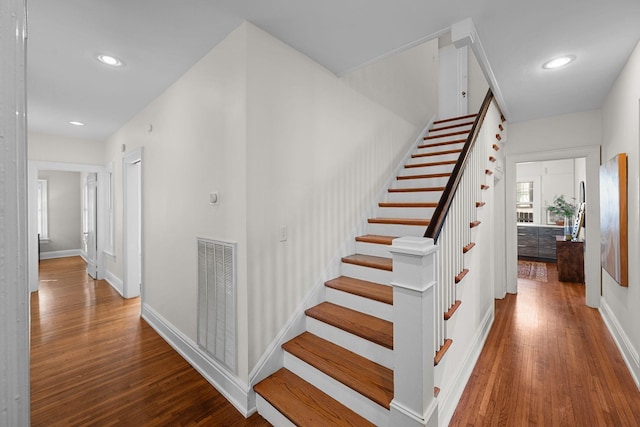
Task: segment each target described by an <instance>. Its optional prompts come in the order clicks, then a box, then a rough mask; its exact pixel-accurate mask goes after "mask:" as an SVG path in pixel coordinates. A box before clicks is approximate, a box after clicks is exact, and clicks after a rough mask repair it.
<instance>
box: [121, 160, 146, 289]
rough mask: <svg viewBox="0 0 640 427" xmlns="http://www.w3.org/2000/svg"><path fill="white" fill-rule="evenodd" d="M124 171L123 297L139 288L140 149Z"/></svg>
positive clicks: (124, 167) (140, 224) (140, 230)
mask: <svg viewBox="0 0 640 427" xmlns="http://www.w3.org/2000/svg"><path fill="white" fill-rule="evenodd" d="M123 170H124V206H123V208H124V215H123V216H124V227H123V228H124V230H123V231H124V233H123V234H124V235H123V240H124V253H123V259H124V286H123V294H124V297H125V298H133V297H137V296H139V295H140V294H141V288H142V151H141V150H137V151H135V152H134V153H131V154H129V155H127V156H126V157H125V158H124V162H123Z"/></svg>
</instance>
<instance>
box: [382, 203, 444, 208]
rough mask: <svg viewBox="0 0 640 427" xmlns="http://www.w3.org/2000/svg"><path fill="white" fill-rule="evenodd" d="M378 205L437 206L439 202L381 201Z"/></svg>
mask: <svg viewBox="0 0 640 427" xmlns="http://www.w3.org/2000/svg"><path fill="white" fill-rule="evenodd" d="M378 206H379V207H381V208H435V207H436V206H438V204H437V203H435V202H380V203H378Z"/></svg>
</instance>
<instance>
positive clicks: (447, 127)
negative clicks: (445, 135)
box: [429, 122, 473, 133]
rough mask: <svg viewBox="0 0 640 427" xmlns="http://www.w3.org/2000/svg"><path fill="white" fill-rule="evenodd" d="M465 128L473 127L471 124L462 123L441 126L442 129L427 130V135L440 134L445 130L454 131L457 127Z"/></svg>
mask: <svg viewBox="0 0 640 427" xmlns="http://www.w3.org/2000/svg"><path fill="white" fill-rule="evenodd" d="M467 126H473V122H464V123H457V124H455V125H448V126H443V127H439V128H437V127H435V126H434V127H432V128H431V129H429V133H431V132H440V131H443V130H447V129H455V128H458V127H467Z"/></svg>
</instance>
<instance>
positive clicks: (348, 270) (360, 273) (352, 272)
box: [340, 262, 392, 285]
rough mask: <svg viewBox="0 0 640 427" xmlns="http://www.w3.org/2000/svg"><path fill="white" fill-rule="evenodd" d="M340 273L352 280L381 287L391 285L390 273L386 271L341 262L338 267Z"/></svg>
mask: <svg viewBox="0 0 640 427" xmlns="http://www.w3.org/2000/svg"><path fill="white" fill-rule="evenodd" d="M340 272H341V274H342V275H343V276H349V277H353V278H354V279H360V280H366V281H368V282H374V283H381V284H383V285H389V284H391V275H392V273H391V271H387V270H379V269H377V268H370V267H363V266H361V265H355V264H349V263H346V262H343V263H342V265H341V266H340Z"/></svg>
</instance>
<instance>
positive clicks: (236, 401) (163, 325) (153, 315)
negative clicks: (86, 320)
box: [142, 303, 256, 417]
mask: <svg viewBox="0 0 640 427" xmlns="http://www.w3.org/2000/svg"><path fill="white" fill-rule="evenodd" d="M142 318H143V319H144V320H145V321H146V322H147V323H148V324H149V325H150V326H151V327H152V328H153V329H154V330H155V331H156V332H157V333H158V334H159V335H160V336H161V337H162V338H164V340H165V341H166V342H167V343H169V345H170V346H171V347H173V349H174V350H176V351H177V352H178V353H179V354H180V355H181V356H182V357H183V358H184V359H185V360H186V361H187V362H189V364H190V365H191V366H193V368H194V369H195V370H196V371H198V372H199V373H200V375H202V376H203V377H204V378H205V379H206V380H207V381H208V382H209V383H210V384H211V385H212V386H213V387H215V388H216V390H218V391H219V392H220V393H221V394H222V395H223V396H224V397H225V398H226V399H227V400H228V401H229V402H231V404H232V405H233V406H235V408H236V409H237V410H238V411H239V412H240V413H241V414H242V415H244V416H245V417H249V416H250V415H252V414H253V413H254V412H255V411H256V402H255V393H253V390H252V389H250V388H249V387H248V386H247V385H246V384H244V382H242V380H240V379H239V378H238V377H236V376H235V375H234V374H233V373H231V372H229V371H227V370H226V368H224V367H223V366H221V365H220V364H218V363H216V361H215V360H213V359H212V358H210V357H209V356H207V355H206V354H205V353H204V352H202V351H201V350H200V349H199V348H198V345H197V344H196V343H195V342H193V341H192V340H191V339H190V338H189V337H187V336H186V335H184V334H183V333H182V332H180V331H179V330H177V329H176V328H174V327H173V325H172V324H171V323H170V322H169V321H167V320H166V319H164V318H163V317H162V316H161V315H160V314H159V313H158V312H157V311H155V310H154V309H153V308H151V307H149V306H148V305H147V304H145V303H143V304H142Z"/></svg>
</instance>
